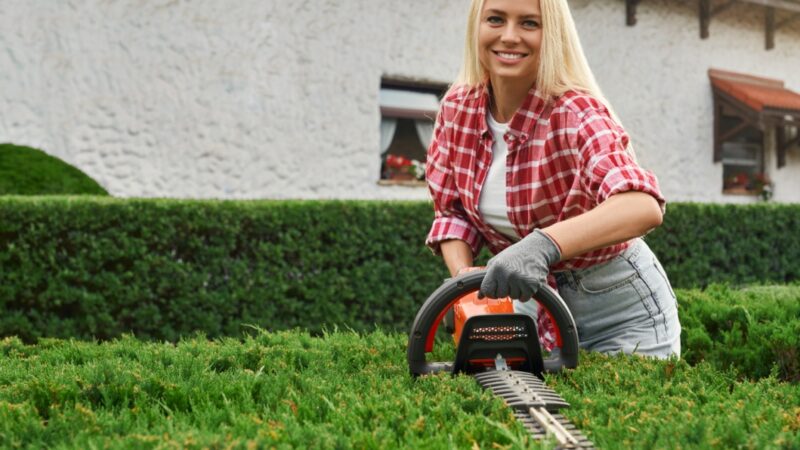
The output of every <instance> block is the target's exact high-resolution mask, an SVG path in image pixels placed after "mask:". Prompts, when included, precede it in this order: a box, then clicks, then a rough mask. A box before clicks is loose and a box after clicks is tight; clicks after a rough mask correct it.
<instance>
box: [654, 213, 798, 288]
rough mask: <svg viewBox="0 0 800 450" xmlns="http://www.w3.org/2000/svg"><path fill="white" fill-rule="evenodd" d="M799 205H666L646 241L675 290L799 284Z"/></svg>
mask: <svg viewBox="0 0 800 450" xmlns="http://www.w3.org/2000/svg"><path fill="white" fill-rule="evenodd" d="M797 230H800V205H798V204H775V203H761V204H753V205H716V204H700V203H679V204H672V205H668V206H667V213H666V215H665V216H664V223H663V224H662V225H661V227H659V228H657V229H656V230H654V231H653V232H652V233H651V234H649V235H648V236H647V242H648V243H649V244H650V246H651V247H652V248H653V251H654V252H655V253H656V255H658V257H659V259H661V261H662V262H663V264H664V268H665V270H666V271H667V273H668V274H669V276H670V280H671V281H672V284H673V285H674V286H675V287H681V288H689V287H695V286H707V285H709V284H714V283H729V284H732V285H744V284H751V283H778V284H783V283H788V282H793V281H796V280H800V264H798V261H800V233H798V232H797Z"/></svg>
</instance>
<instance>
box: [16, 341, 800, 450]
mask: <svg viewBox="0 0 800 450" xmlns="http://www.w3.org/2000/svg"><path fill="white" fill-rule="evenodd" d="M405 341H406V336H405V335H404V334H394V333H391V334H386V333H383V332H373V333H367V334H355V333H350V332H333V333H327V334H325V335H323V336H320V337H312V336H310V335H308V334H307V333H305V332H300V331H292V332H281V333H258V334H257V335H255V336H252V337H248V338H245V339H243V340H241V341H239V340H234V339H223V340H215V341H208V340H206V339H203V338H193V339H189V340H183V341H180V342H178V343H177V345H171V344H167V343H152V342H149V343H148V342H142V341H140V340H137V339H134V338H132V337H124V338H122V339H120V340H115V341H110V342H105V343H100V344H98V343H91V342H78V341H72V340H69V341H62V340H53V339H46V340H41V341H39V343H38V344H37V345H32V346H28V345H24V344H23V343H22V342H21V341H19V340H18V339H12V338H9V339H5V340H0V386H1V387H2V388H1V389H0V447H2V448H16V447H19V448H172V447H178V448H271V447H275V448H426V449H428V448H429V449H439V448H442V449H445V448H447V449H449V448H473V447H480V448H538V445H536V444H534V443H532V442H531V441H530V438H529V436H528V434H527V432H526V431H525V430H524V429H523V427H522V425H521V424H520V423H519V422H517V421H516V420H514V418H513V415H512V413H511V411H510V410H509V409H508V408H507V407H505V406H504V405H503V403H502V401H501V400H499V399H498V398H496V397H493V396H492V395H491V394H489V393H488V392H486V391H482V390H481V389H480V387H479V386H478V384H477V383H476V382H475V380H474V379H473V378H471V377H468V376H458V377H455V378H454V377H451V376H449V375H446V374H443V375H440V376H431V377H423V378H420V379H418V380H414V379H412V378H411V376H410V375H409V374H408V367H407V365H406V360H405V357H406V354H405ZM442 350H445V349H442ZM449 350H450V354H451V355H452V345H451V346H450V348H449ZM547 382H548V384H550V385H551V386H553V387H554V388H555V389H556V391H557V392H559V393H560V394H561V395H562V396H563V397H564V398H565V399H566V400H567V401H568V402H570V404H571V405H572V406H571V408H569V409H567V410H565V411H564V414H565V415H566V416H567V417H569V418H570V419H571V420H572V421H573V423H575V424H576V425H577V426H579V427H580V428H581V430H582V431H583V432H584V433H586V434H587V435H588V437H589V438H590V439H592V440H593V442H594V443H595V445H597V447H598V448H603V449H626V450H627V449H648V450H650V449H654V448H720V449H729V448H787V449H789V448H797V443H798V442H800V407H798V405H800V386H798V385H796V384H788V383H779V382H777V381H776V380H775V379H774V378H772V377H768V378H765V379H762V380H758V381H756V382H750V381H739V380H737V379H736V377H735V376H734V375H733V374H731V373H728V372H727V371H718V370H715V369H714V368H713V367H711V366H709V365H708V364H699V365H697V366H695V367H691V366H689V365H688V364H687V363H686V362H684V361H655V360H646V359H642V358H638V357H625V356H617V357H607V356H604V355H600V354H588V353H582V354H581V364H580V365H579V366H578V368H577V369H575V370H570V371H566V372H565V373H561V374H558V375H552V376H549V377H548V379H547ZM546 447H549V448H552V445H550V446H546Z"/></svg>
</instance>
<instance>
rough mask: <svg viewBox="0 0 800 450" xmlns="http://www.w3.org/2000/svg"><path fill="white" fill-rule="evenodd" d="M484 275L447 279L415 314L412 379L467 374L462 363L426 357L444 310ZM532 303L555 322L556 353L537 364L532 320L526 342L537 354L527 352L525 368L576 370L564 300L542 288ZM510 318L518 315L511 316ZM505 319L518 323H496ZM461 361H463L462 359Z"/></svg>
mask: <svg viewBox="0 0 800 450" xmlns="http://www.w3.org/2000/svg"><path fill="white" fill-rule="evenodd" d="M485 274H486V271H485V270H478V271H474V272H468V273H465V274H463V275H461V276H458V277H454V278H450V279H448V280H446V281H445V282H444V283H443V284H442V285H441V286H440V287H439V288H438V289H437V290H436V291H434V292H433V294H431V296H430V297H428V299H427V300H426V301H425V303H424V304H423V305H422V307H421V308H420V310H419V312H418V313H417V317H416V318H415V319H414V324H413V325H412V327H411V332H410V334H409V337H408V367H409V370H410V371H411V374H412V375H415V376H418V375H425V374H430V373H436V372H442V371H447V372H453V373H457V372H459V371H467V365H466V364H464V363H463V361H461V362H459V364H455V361H451V362H428V361H427V359H426V355H425V354H426V353H430V352H431V351H432V350H433V345H434V340H435V336H436V330H437V329H438V327H439V324H440V323H441V322H442V318H443V317H444V315H445V313H446V312H447V310H448V309H450V308H451V307H452V306H453V304H454V303H455V302H456V301H457V300H458V299H460V298H461V297H462V296H464V295H466V294H468V293H470V292H474V291H477V290H478V289H479V288H480V286H481V282H482V281H483V278H484V276H485ZM534 300H536V301H538V302H539V303H540V304H541V305H542V306H543V307H544V309H545V310H547V312H548V314H549V315H550V317H551V319H552V320H553V322H554V325H555V328H556V346H557V347H558V349H557V350H554V351H553V352H552V353H551V355H550V356H549V357H548V358H546V359H544V360H542V362H541V363H539V362H538V361H539V360H540V358H541V356H540V353H539V352H538V347H539V342H538V335H537V334H536V327H535V325H533V323H532V322H533V321H532V320H531V321H530V323H531V325H532V327H531V328H532V335H530V334H531V333H529V336H528V338H529V339H531V340H534V342H533V343H535V344H536V345H535V346H536V349H537V350H536V351H533V350H531V351H529V352H528V353H529V355H528V356H529V357H530V358H531V361H530V364H529V365H528V366H527V367H528V370H530V371H532V372H539V371H540V369H539V367H538V366H539V364H542V366H541V367H542V368H543V369H544V371H545V372H558V371H560V370H561V369H562V368H575V367H577V365H578V332H577V328H576V326H575V320H574V319H573V317H572V314H571V313H570V312H569V308H568V307H567V305H566V303H564V300H563V299H561V297H560V296H559V295H558V293H556V292H555V291H554V290H553V289H551V288H550V287H549V286H543V287H542V288H541V289H539V292H537V293H536V295H535V296H534ZM510 316H519V315H517V314H512V315H510ZM484 317H487V318H486V319H480V320H481V321H482V322H484V324H486V323H489V324H491V321H492V319H491V316H484ZM508 319H514V320H519V319H521V318H519V317H517V318H516V319H515V318H513V317H511V318H506V319H502V318H500V317H498V318H497V319H496V320H497V321H502V320H508ZM487 321H488V322H487ZM462 342H463V336H462ZM526 347H527V348H532V345H531V343H528V345H527V346H526ZM462 348H463V347H462V345H459V351H462V352H464V351H467V350H466V349H464V350H462ZM498 348H499V347H498ZM461 359H464V357H462V358H461ZM537 375H538V373H537Z"/></svg>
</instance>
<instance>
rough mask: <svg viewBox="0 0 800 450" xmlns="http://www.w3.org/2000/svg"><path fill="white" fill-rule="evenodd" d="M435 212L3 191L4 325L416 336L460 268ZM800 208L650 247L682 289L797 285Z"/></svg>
mask: <svg viewBox="0 0 800 450" xmlns="http://www.w3.org/2000/svg"><path fill="white" fill-rule="evenodd" d="M432 216H433V214H432V211H431V207H430V204H428V203H424V202H366V201H227V202H223V201H181V200H122V199H110V198H85V197H84V198H65V197H28V198H17V197H5V198H0V268H2V270H0V309H1V310H2V311H3V312H4V314H3V315H2V316H0V335H5V336H8V335H18V336H20V337H21V338H22V339H24V340H26V341H33V340H35V339H36V338H38V337H41V336H51V337H64V338H66V337H76V338H83V339H90V338H98V339H108V338H112V337H115V336H119V335H121V334H122V333H125V332H133V333H136V335H137V336H139V337H142V338H151V339H167V340H171V341H174V340H177V339H178V338H179V337H180V336H186V335H191V334H192V333H193V332H194V331H197V330H202V331H204V332H205V333H207V334H208V335H209V336H212V337H216V336H222V335H240V334H241V332H242V330H243V324H256V325H259V326H261V327H264V328H266V329H270V330H277V329H287V328H292V327H303V328H306V329H308V330H310V331H312V332H319V331H321V330H322V329H323V328H325V327H326V326H328V327H332V326H334V325H339V326H347V327H352V328H353V329H356V330H370V329H373V327H375V326H376V325H377V326H381V327H387V328H389V329H395V330H406V329H407V328H408V326H409V325H410V323H411V321H412V320H413V318H414V315H415V314H416V311H417V308H418V307H419V306H420V305H421V303H422V302H423V301H424V300H425V299H426V298H427V296H428V295H429V294H430V293H431V292H432V291H433V290H434V289H435V288H436V287H437V286H438V285H439V284H440V283H441V281H442V280H443V279H444V278H445V277H446V276H447V273H446V270H445V268H444V265H443V264H442V262H441V259H440V258H438V257H435V256H433V255H432V254H431V253H430V252H429V251H428V250H427V248H425V247H424V246H423V241H424V239H425V236H426V234H427V232H428V229H429V227H430V222H431V219H432ZM797 216H800V205H758V206H746V207H730V206H708V205H694V204H677V205H671V206H670V209H669V212H668V214H667V220H666V222H665V224H664V226H663V227H662V228H661V229H659V230H657V231H656V232H654V233H652V234H651V235H649V236H648V237H647V241H648V242H649V243H650V245H651V246H652V247H653V248H654V249H655V251H656V252H657V254H659V255H660V256H661V259H662V261H663V262H664V266H665V267H666V270H667V272H668V273H669V275H670V277H671V279H672V280H673V281H674V284H675V285H676V287H691V286H705V285H707V284H708V283H711V282H726V283H736V284H738V283H745V282H753V281H758V282H764V283H769V282H778V283H784V282H787V281H794V280H797V279H798V273H797V271H798V270H800V264H797V263H796V261H800V247H798V245H800V244H798V236H800V235H798V234H797V233H796V230H797V229H800V227H799V226H798V225H800V224H797V220H798V219H797ZM708 217H712V218H714V220H713V221H708V222H707V221H706V220H707V218H708ZM712 223H713V224H716V225H714V226H712ZM764 223H768V224H770V226H769V227H767V226H764V225H763V224H764ZM703 224H704V225H703ZM742 224H749V225H748V226H749V227H750V230H751V231H748V228H747V227H745V226H744V225H742ZM700 225H703V226H702V227H701V226H700ZM792 226H794V227H795V228H791V227H792ZM768 230H770V232H769V233H768V232H767V231H768ZM730 235H736V236H738V239H739V240H740V241H741V242H740V243H738V244H736V245H728V244H729V243H731V242H733V241H734V239H732V238H730V237H729V236H730ZM692 239H693V240H692ZM720 244H722V245H720ZM767 248H769V249H770V251H767ZM777 249H780V252H779V251H777ZM486 256H487V254H486V253H485V252H484V253H483V254H482V256H481V258H480V259H481V260H482V261H485V259H486ZM793 261H795V262H793ZM762 266H768V267H771V268H772V270H763V268H762ZM736 274H740V275H741V276H736ZM683 295H684V294H682V296H683ZM691 295H695V294H691ZM698 295H700V294H698ZM690 297H691V296H690ZM683 302H684V299H683V298H682V299H681V303H683ZM687 311H688V310H687ZM681 314H682V315H685V314H688V312H685V311H682V313H681ZM686 320H690V318H689V317H688V316H687V318H686ZM787 333H788V331H787ZM776 338H777V337H776ZM696 339H697V340H698V341H700V340H702V339H703V338H702V336H700V335H699V337H697V338H696ZM709 339H717V337H716V335H713V333H712V334H709Z"/></svg>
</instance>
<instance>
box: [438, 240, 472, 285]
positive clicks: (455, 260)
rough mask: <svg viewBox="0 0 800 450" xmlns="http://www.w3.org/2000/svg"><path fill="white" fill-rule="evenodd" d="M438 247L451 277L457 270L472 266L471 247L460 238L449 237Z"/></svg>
mask: <svg viewBox="0 0 800 450" xmlns="http://www.w3.org/2000/svg"><path fill="white" fill-rule="evenodd" d="M439 248H440V249H441V251H442V257H443V258H444V263H445V264H446V265H447V269H448V270H450V276H451V277H454V276H456V274H457V273H458V271H459V270H461V269H463V268H465V267H471V266H472V260H473V257H472V248H470V246H469V244H467V243H466V242H464V241H462V240H460V239H449V240H446V241H443V242H442V243H441V245H440V247H439Z"/></svg>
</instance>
